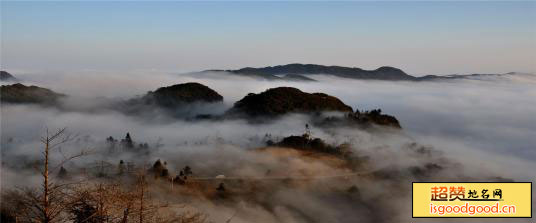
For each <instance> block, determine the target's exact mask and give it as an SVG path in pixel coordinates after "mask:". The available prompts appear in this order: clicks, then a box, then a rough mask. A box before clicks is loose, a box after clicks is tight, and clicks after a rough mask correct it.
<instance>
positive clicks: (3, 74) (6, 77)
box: [0, 70, 17, 81]
mask: <svg viewBox="0 0 536 223" xmlns="http://www.w3.org/2000/svg"><path fill="white" fill-rule="evenodd" d="M0 81H17V78H15V77H13V75H11V74H10V73H8V72H7V71H3V70H2V71H0Z"/></svg>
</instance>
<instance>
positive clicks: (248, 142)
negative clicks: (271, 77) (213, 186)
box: [1, 72, 536, 222]
mask: <svg viewBox="0 0 536 223" xmlns="http://www.w3.org/2000/svg"><path fill="white" fill-rule="evenodd" d="M14 75H15V76H17V74H16V73H15V74H14ZM20 77H21V79H23V80H24V82H23V83H31V84H35V85H38V86H41V87H47V88H50V89H52V90H54V91H57V92H61V93H65V94H68V95H72V97H71V98H69V99H68V100H67V101H65V102H64V103H65V104H66V105H68V106H67V107H68V108H70V109H67V110H65V109H57V108H54V107H48V108H43V107H40V106H36V105H2V108H1V112H2V113H1V118H2V120H1V140H2V162H3V163H6V164H7V165H6V166H4V167H3V168H2V186H3V187H13V186H17V185H20V184H24V183H27V182H34V181H35V180H36V178H35V173H34V172H32V171H31V170H25V171H21V170H20V168H22V167H23V166H24V162H26V161H27V162H31V160H32V159H38V158H39V156H40V153H39V148H40V144H39V141H38V140H39V137H40V136H41V135H42V134H43V132H44V129H45V128H46V127H48V128H49V129H56V128H61V127H67V128H68V131H69V132H71V133H75V134H78V135H79V137H78V140H77V141H76V142H72V143H70V144H69V145H66V146H65V150H66V151H68V150H69V149H79V148H93V149H97V150H99V149H101V148H102V147H103V146H102V145H103V141H104V139H105V138H106V137H108V136H113V137H114V138H119V139H120V138H123V137H124V135H125V134H126V132H130V134H131V135H132V137H133V139H134V140H135V141H136V142H147V143H148V144H149V145H151V146H152V147H158V149H155V151H154V152H153V153H151V154H150V155H149V156H148V157H134V156H131V155H129V154H117V156H114V157H110V156H105V155H98V154H96V155H92V156H90V157H88V158H86V159H85V160H83V161H77V163H71V164H69V165H71V167H73V168H74V167H75V166H81V165H94V164H95V162H97V161H103V160H104V161H106V162H109V163H112V164H116V163H117V162H118V160H119V159H124V160H132V161H135V162H138V163H143V162H154V160H156V159H162V160H165V161H167V162H168V163H169V168H170V170H171V171H172V172H176V171H177V170H178V169H179V168H182V166H184V165H190V166H192V169H194V171H195V172H196V173H197V174H199V175H201V176H210V177H214V176H216V175H220V174H224V175H226V176H250V177H253V176H260V175H264V174H265V173H266V172H267V170H270V171H272V172H278V171H279V172H281V171H284V170H290V172H289V174H292V173H293V172H292V171H296V174H304V173H305V174H307V173H315V174H317V175H328V174H345V173H346V171H347V170H345V169H344V168H339V167H337V165H336V164H334V163H333V162H331V161H329V160H310V159H308V158H307V157H306V156H302V155H300V154H294V153H290V152H289V154H279V153H278V152H277V150H275V151H265V152H262V153H258V152H253V151H251V148H257V147H262V146H264V137H265V135H266V134H270V135H271V136H272V137H274V138H275V139H278V138H279V139H280V138H282V137H285V136H289V135H300V134H302V133H303V132H304V126H305V124H306V123H307V122H308V119H307V117H305V116H302V115H289V116H285V117H283V118H281V119H279V120H275V121H273V122H270V123H264V124H255V125H252V124H251V123H248V122H247V121H245V120H223V121H217V122H212V121H198V122H191V121H183V120H173V119H156V120H154V119H146V118H144V117H133V116H126V115H124V114H122V113H119V112H116V111H113V110H108V109H98V108H99V107H100V106H101V105H102V104H103V103H113V101H115V100H119V99H125V98H131V97H133V96H135V95H140V94H144V93H145V92H147V91H151V90H155V89H156V88H158V87H162V86H169V85H173V84H178V83H184V82H199V83H202V84H204V85H207V86H209V87H210V88H212V89H214V90H216V91H217V92H219V93H220V94H221V95H222V96H223V97H224V103H222V104H220V105H218V106H217V107H213V108H211V109H212V111H213V113H214V114H218V113H222V112H223V111H225V110H226V109H228V108H230V107H231V106H232V104H233V103H234V102H235V101H237V100H239V99H241V98H242V97H244V96H245V95H247V94H248V93H250V92H253V93H258V92H262V91H264V90H266V89H268V88H272V87H278V86H292V87H297V88H299V89H301V90H302V91H305V92H323V93H327V94H330V95H333V96H336V97H338V98H340V99H341V100H342V101H343V102H345V103H346V104H348V105H350V106H352V107H353V108H354V109H359V110H370V109H376V108H381V109H382V111H383V112H384V113H387V114H390V115H393V116H395V117H396V118H397V119H398V120H399V121H400V123H401V125H402V127H403V131H402V132H392V131H389V130H386V131H380V132H370V131H364V130H356V129H344V128H341V129H336V130H324V129H319V128H313V129H312V133H313V135H314V137H319V138H322V139H324V140H326V141H327V142H328V143H331V144H341V143H349V144H350V145H351V146H352V150H353V151H354V152H355V153H357V154H360V155H362V156H367V157H368V158H369V159H370V160H369V163H370V165H369V166H368V167H367V169H366V172H367V173H371V172H374V171H380V170H385V169H401V170H404V169H407V168H411V167H412V166H422V165H425V164H426V163H428V162H435V163H441V165H444V166H445V167H448V168H449V171H450V172H449V171H443V172H441V175H439V176H438V177H439V180H440V179H445V180H447V179H456V177H457V176H458V175H463V176H465V177H467V178H469V179H476V180H478V179H490V178H492V177H503V178H509V179H514V180H519V181H534V180H535V178H534V174H533V173H532V170H534V169H536V164H535V163H534V160H535V159H536V148H535V147H534V145H536V141H535V140H536V139H535V138H534V135H536V120H535V119H534V117H533V115H534V114H536V104H535V103H533V98H536V88H535V86H536V76H533V75H517V76H501V77H493V78H491V77H488V78H486V79H473V80H452V81H448V82H447V81H445V82H386V81H359V80H348V79H338V78H332V77H327V76H322V75H316V76H314V78H315V79H317V80H319V82H314V83H313V82H307V83H306V82H272V81H260V80H255V79H250V78H245V77H237V76H228V75H226V74H224V73H208V74H205V75H203V76H201V75H199V76H196V75H192V74H189V75H182V74H170V73H159V72H132V73H121V74H114V73H98V72H97V73H92V72H80V73H76V74H74V73H72V74H43V73H39V74H25V75H20ZM103 101H104V102H103ZM205 109H206V108H205ZM88 111H91V112H88ZM163 120H164V121H163ZM412 143H417V144H418V145H419V146H422V145H424V146H426V147H427V148H428V147H430V148H433V151H434V155H433V158H431V159H428V158H426V159H425V158H419V157H418V156H417V157H416V156H415V154H414V153H413V152H412V149H411V146H409V147H408V145H411V144H412ZM285 157H286V158H285ZM288 157H291V158H288ZM23 158H24V160H18V159H23ZM56 158H57V159H60V157H56ZM445 160H447V161H445ZM442 162H444V163H442ZM15 173H17V174H15ZM411 182H412V177H410V176H401V177H400V179H398V180H377V181H372V180H371V181H367V180H364V181H363V182H360V181H349V182H348V181H345V182H344V183H342V182H341V183H340V184H334V185H336V186H334V187H328V185H326V182H323V181H315V182H313V183H311V184H307V186H303V187H301V186H300V187H298V188H301V189H300V190H297V189H296V187H289V188H286V187H278V188H282V189H279V190H276V191H274V193H273V194H272V195H271V197H270V198H260V197H255V198H251V199H250V201H240V202H238V203H235V204H232V205H221V204H218V203H212V202H205V201H203V200H195V199H194V200H187V199H182V198H165V199H171V200H174V199H176V201H177V202H186V203H189V204H191V205H192V206H194V207H195V208H196V209H198V210H201V211H204V212H207V213H208V214H209V215H210V218H211V219H226V218H229V217H231V216H233V214H235V213H236V217H235V218H234V219H233V222H251V221H255V220H257V221H260V220H262V222H282V221H283V222H310V221H311V219H314V220H316V221H320V222H333V221H335V219H338V220H341V219H342V221H348V222H351V221H352V220H355V219H356V218H363V220H364V221H368V222H402V221H404V222H407V221H409V220H411V210H410V207H408V204H407V203H406V202H408V201H410V200H408V199H409V197H400V198H397V199H395V200H393V201H392V202H391V203H389V202H384V201H385V196H391V195H393V194H395V192H391V191H389V190H392V189H393V188H397V187H399V188H400V190H408V189H409V188H410V186H411V184H410V183H411ZM278 185H279V184H278ZM353 185H355V186H357V187H358V188H360V190H361V191H363V193H362V196H363V197H361V198H355V197H354V198H352V197H351V196H350V198H348V196H346V195H341V196H329V197H323V196H322V194H325V193H324V192H325V191H327V189H326V188H330V189H329V190H330V191H333V190H340V191H344V190H347V189H348V188H349V187H351V186H353ZM377 188H382V189H380V190H378V189H377ZM155 190H156V189H155ZM157 194H158V193H157ZM331 195H332V194H331ZM163 199H164V198H163ZM347 199H350V200H347ZM352 199H357V201H356V200H352ZM374 199H376V200H378V204H377V206H370V202H361V201H363V200H374ZM355 205H357V206H359V207H355ZM381 208H385V210H386V213H387V214H386V216H380V215H379V214H378V213H380V212H379V210H380V209H381ZM345 215H346V217H345ZM519 222H524V221H523V220H520V221H519Z"/></svg>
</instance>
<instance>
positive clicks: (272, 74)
mask: <svg viewBox="0 0 536 223" xmlns="http://www.w3.org/2000/svg"><path fill="white" fill-rule="evenodd" d="M208 71H213V72H228V73H231V74H235V75H240V76H246V77H253V78H261V79H265V80H291V81H316V80H315V79H313V78H311V77H308V75H314V74H323V75H331V76H336V77H341V78H350V79H360V80H388V81H434V80H449V79H464V78H472V77H480V76H494V75H497V76H501V75H512V74H515V73H513V72H510V73H506V74H462V75H457V74H455V75H445V76H439V75H426V76H422V77H416V76H412V75H409V74H407V73H406V72H404V71H403V70H401V69H398V68H395V67H389V66H383V67H379V68H378V69H375V70H364V69H361V68H357V67H343V66H325V65H318V64H299V63H293V64H287V65H277V66H268V67H261V68H253V67H245V68H241V69H238V70H208Z"/></svg>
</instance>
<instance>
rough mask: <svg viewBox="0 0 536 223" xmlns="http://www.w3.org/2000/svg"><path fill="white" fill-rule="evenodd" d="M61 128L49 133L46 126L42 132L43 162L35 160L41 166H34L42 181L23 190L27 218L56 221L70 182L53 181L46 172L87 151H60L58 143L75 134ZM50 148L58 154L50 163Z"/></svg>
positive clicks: (63, 209)
mask: <svg viewBox="0 0 536 223" xmlns="http://www.w3.org/2000/svg"><path fill="white" fill-rule="evenodd" d="M65 130H66V129H65V128H62V129H59V130H58V131H56V132H54V133H52V134H51V133H49V131H48V129H47V130H46V133H45V136H43V137H42V138H41V143H43V146H44V148H43V152H42V153H43V162H42V163H40V164H39V165H42V166H41V168H38V169H40V173H41V176H42V180H43V181H42V185H41V188H40V189H37V190H36V189H31V188H26V189H24V190H23V195H24V199H23V203H25V204H26V206H27V207H28V208H27V209H28V210H27V211H26V213H25V219H26V220H27V221H31V222H43V223H50V222H60V221H61V219H62V218H63V215H62V213H64V211H65V209H66V207H67V206H68V199H69V197H70V194H69V187H70V186H72V185H73V184H74V183H65V182H62V183H56V182H53V180H52V179H51V177H50V172H55V171H56V170H58V168H61V167H62V166H63V165H64V164H65V163H67V162H69V161H70V160H72V159H75V158H77V157H81V156H84V155H86V154H88V153H87V152H85V151H81V152H80V153H77V154H74V155H70V156H66V155H65V154H64V153H63V151H62V150H61V146H60V145H62V144H65V143H67V142H69V141H71V140H73V139H74V138H75V137H74V136H73V135H70V134H67V133H66V131H65ZM54 151H57V152H59V153H60V155H61V156H62V159H61V161H59V162H58V163H57V165H51V154H52V152H54Z"/></svg>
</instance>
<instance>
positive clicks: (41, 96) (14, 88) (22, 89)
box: [0, 83, 65, 104]
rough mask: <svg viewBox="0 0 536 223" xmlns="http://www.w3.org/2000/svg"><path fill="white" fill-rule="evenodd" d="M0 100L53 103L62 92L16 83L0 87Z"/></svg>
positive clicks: (7, 101) (5, 101) (62, 95)
mask: <svg viewBox="0 0 536 223" xmlns="http://www.w3.org/2000/svg"><path fill="white" fill-rule="evenodd" d="M0 92H1V95H0V102H2V103H37V104H55V103H56V102H57V101H58V100H59V99H60V98H61V97H65V95H64V94H59V93H56V92H54V91H51V90H49V89H46V88H41V87H37V86H25V85H23V84H20V83H17V84H12V85H2V87H0Z"/></svg>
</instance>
